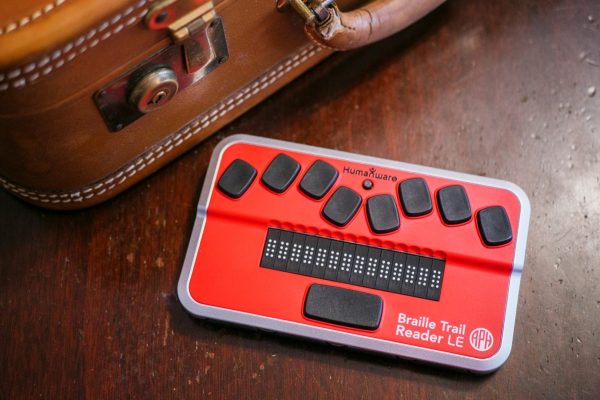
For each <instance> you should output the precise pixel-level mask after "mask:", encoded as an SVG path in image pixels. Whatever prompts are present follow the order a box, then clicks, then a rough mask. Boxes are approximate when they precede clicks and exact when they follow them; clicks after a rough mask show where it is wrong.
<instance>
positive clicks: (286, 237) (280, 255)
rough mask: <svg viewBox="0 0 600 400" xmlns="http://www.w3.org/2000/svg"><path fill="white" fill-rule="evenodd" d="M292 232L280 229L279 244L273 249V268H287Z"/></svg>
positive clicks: (284, 269) (282, 269) (281, 269)
mask: <svg viewBox="0 0 600 400" xmlns="http://www.w3.org/2000/svg"><path fill="white" fill-rule="evenodd" d="M293 237H294V233H293V232H290V231H284V230H282V231H280V234H279V244H278V246H277V250H276V251H275V253H276V254H275V261H274V262H273V268H274V269H278V270H280V271H286V270H287V264H288V260H289V258H290V248H291V244H292V239H293Z"/></svg>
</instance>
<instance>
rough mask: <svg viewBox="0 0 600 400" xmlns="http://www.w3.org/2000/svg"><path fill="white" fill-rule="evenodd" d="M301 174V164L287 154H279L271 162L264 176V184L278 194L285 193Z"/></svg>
mask: <svg viewBox="0 0 600 400" xmlns="http://www.w3.org/2000/svg"><path fill="white" fill-rule="evenodd" d="M298 172H300V164H298V161H296V160H294V159H293V158H291V157H289V156H286V155H285V154H279V155H278V156H277V157H275V158H274V159H273V161H271V163H270V164H269V166H268V167H267V169H266V170H265V172H264V173H263V175H262V178H261V180H262V183H264V184H265V185H266V186H267V187H268V188H269V189H271V190H272V191H274V192H277V193H283V192H285V190H286V189H287V188H288V187H289V186H290V185H291V184H292V182H293V181H294V179H296V176H297V175H298Z"/></svg>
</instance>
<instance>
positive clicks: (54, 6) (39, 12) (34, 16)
mask: <svg viewBox="0 0 600 400" xmlns="http://www.w3.org/2000/svg"><path fill="white" fill-rule="evenodd" d="M66 1H67V0H54V1H53V2H52V3H49V4H46V5H45V6H44V7H42V8H41V9H39V10H35V11H34V12H33V13H31V15H29V16H27V17H23V18H21V19H20V20H19V22H18V23H16V22H10V23H8V24H7V25H6V26H5V27H4V28H0V36H2V35H4V34H7V33H10V32H13V31H16V30H18V29H21V28H22V27H24V26H25V25H27V24H29V23H30V22H31V21H34V20H36V19H38V18H39V17H41V16H42V14H48V13H49V12H50V11H52V10H55V9H57V8H58V7H59V6H60V5H62V4H64V3H66Z"/></svg>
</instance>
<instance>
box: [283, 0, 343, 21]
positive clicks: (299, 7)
mask: <svg viewBox="0 0 600 400" xmlns="http://www.w3.org/2000/svg"><path fill="white" fill-rule="evenodd" d="M290 6H291V8H293V9H294V10H295V11H296V12H297V13H298V14H300V16H301V17H302V19H304V22H305V23H306V24H308V25H312V24H317V25H321V24H325V23H326V22H327V21H328V20H329V17H330V12H331V11H330V9H331V8H332V7H335V0H278V1H277V9H278V10H280V11H285V10H286V9H288V8H289V7H290Z"/></svg>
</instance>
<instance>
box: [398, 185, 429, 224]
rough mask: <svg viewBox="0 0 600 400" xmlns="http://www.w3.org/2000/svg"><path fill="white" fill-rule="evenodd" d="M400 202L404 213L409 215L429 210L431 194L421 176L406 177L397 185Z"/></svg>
mask: <svg viewBox="0 0 600 400" xmlns="http://www.w3.org/2000/svg"><path fill="white" fill-rule="evenodd" d="M398 194H399V195H400V203H402V209H403V210H404V213H405V214H406V215H408V216H409V217H418V216H420V215H425V214H428V213H430V212H431V210H432V208H433V207H432V204H431V196H429V187H427V182H425V180H424V179H423V178H411V179H407V180H405V181H404V182H402V183H401V184H400V186H399V187H398Z"/></svg>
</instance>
